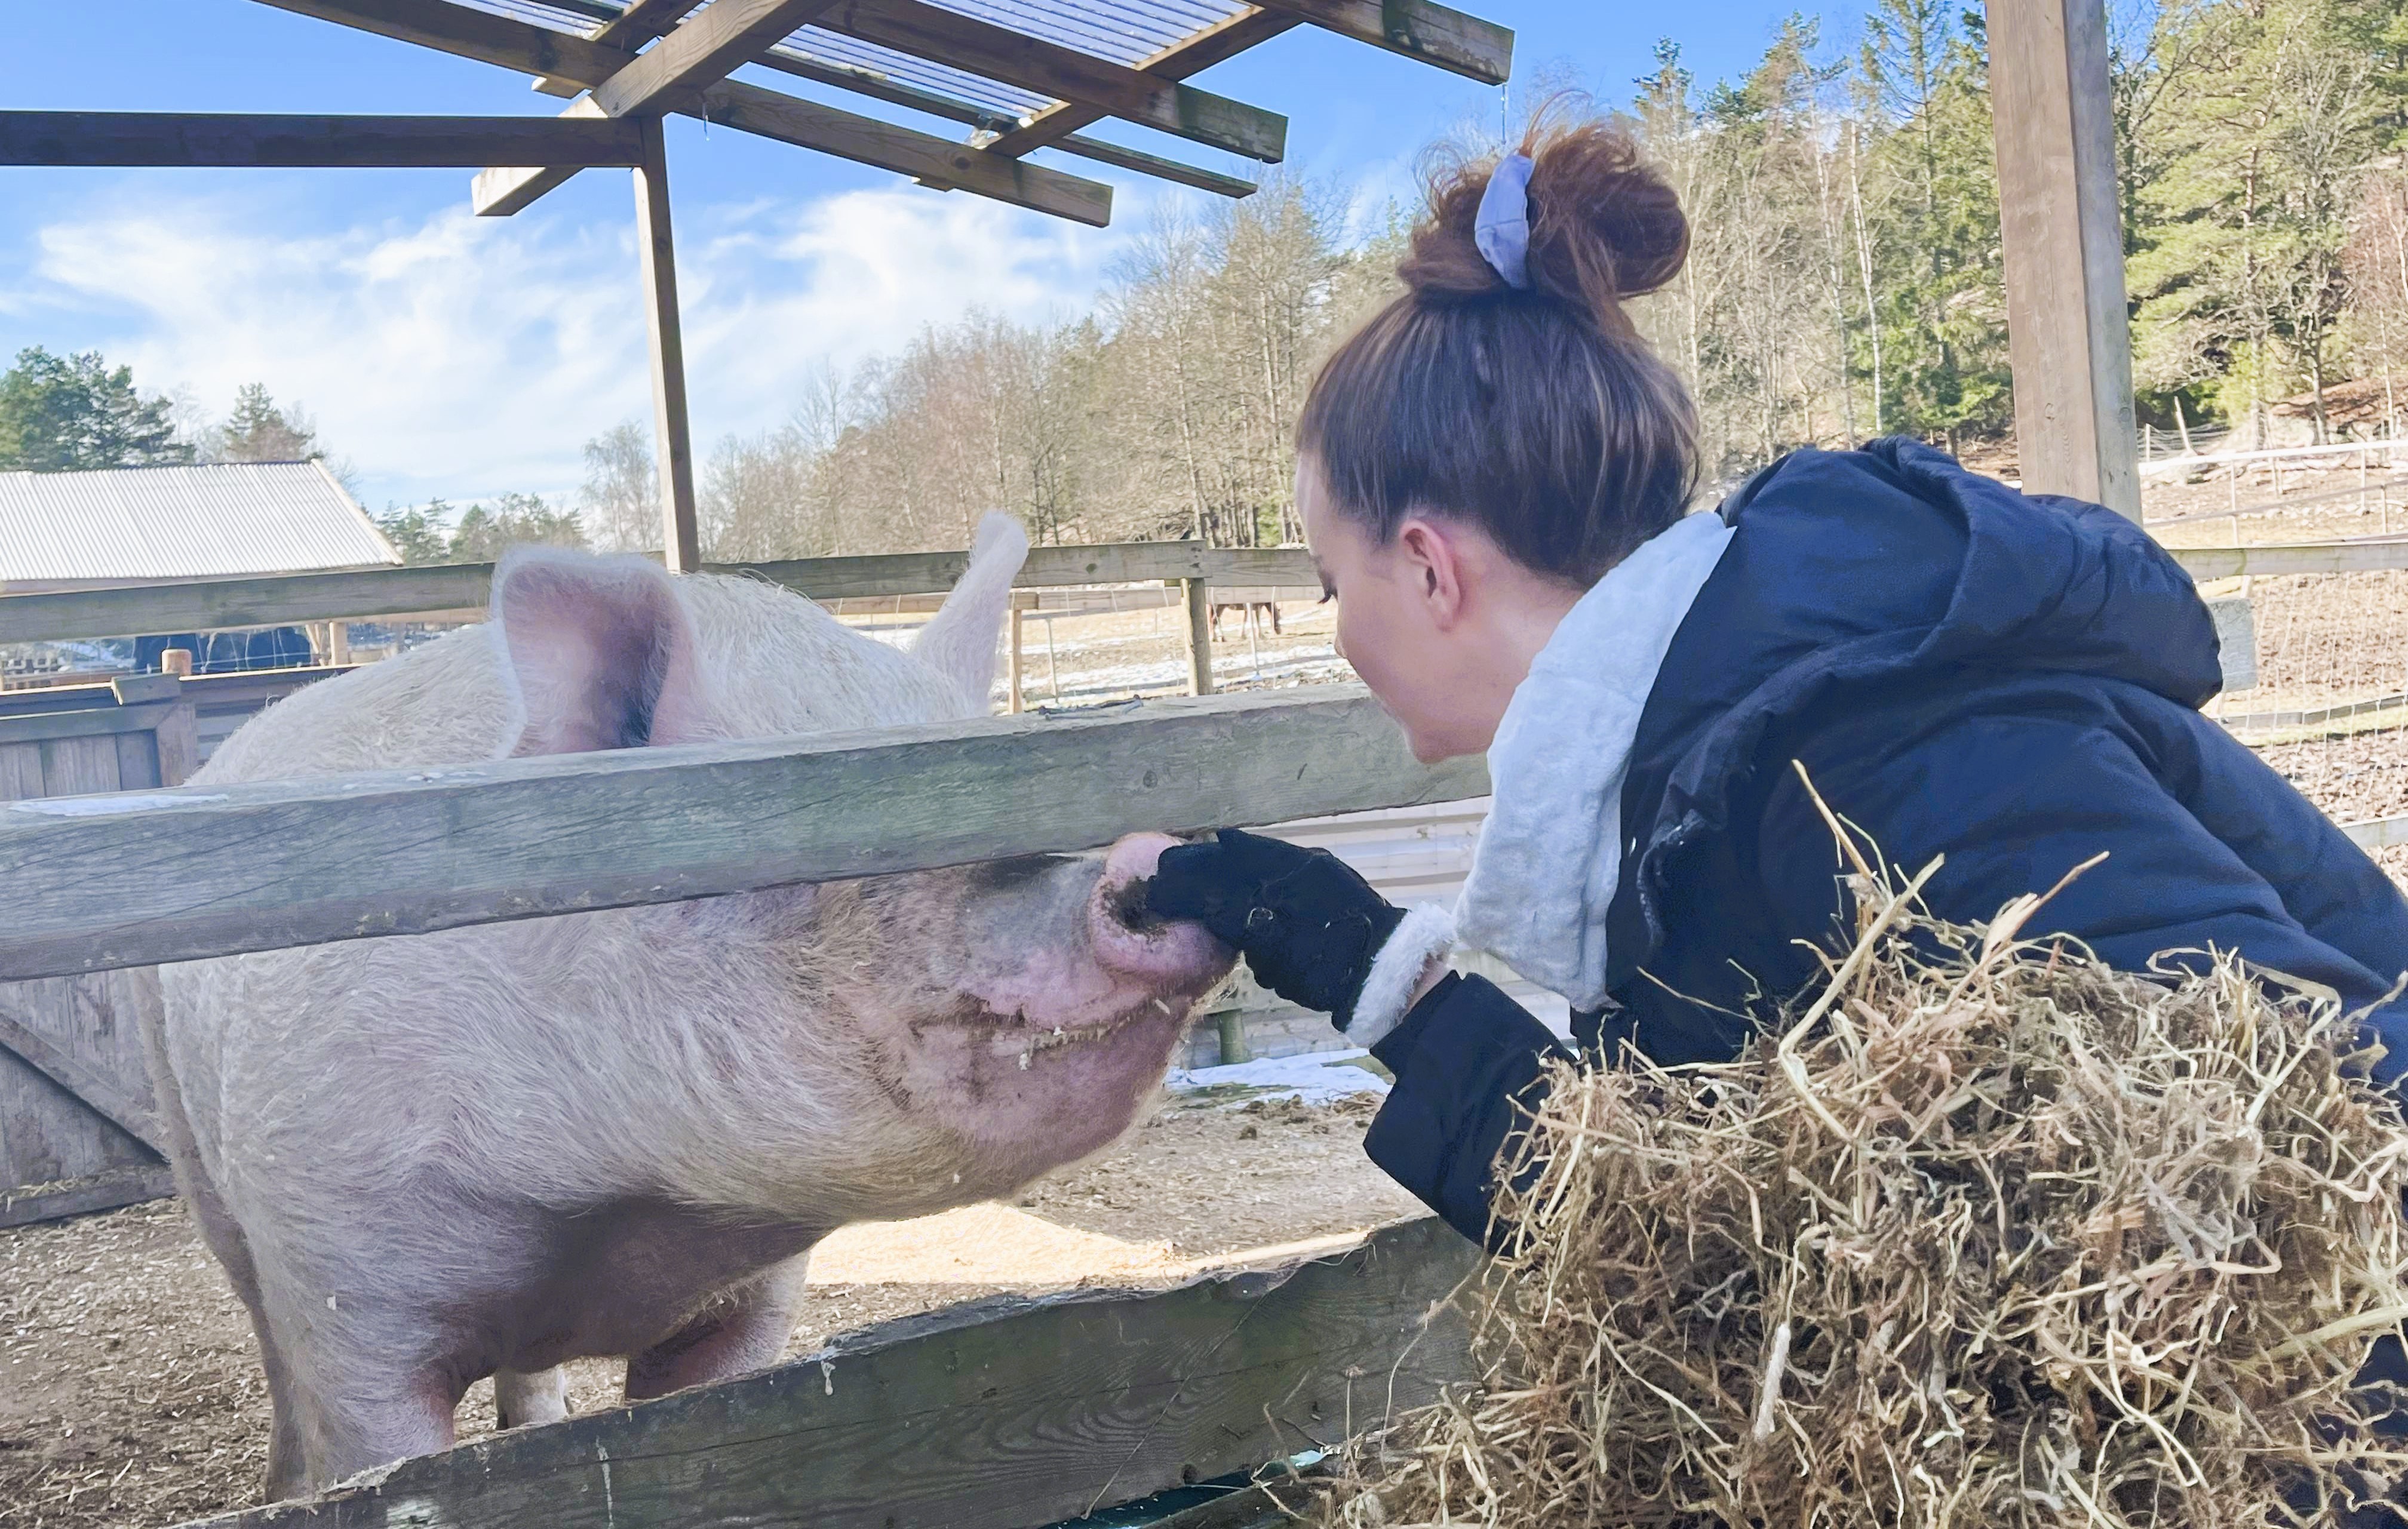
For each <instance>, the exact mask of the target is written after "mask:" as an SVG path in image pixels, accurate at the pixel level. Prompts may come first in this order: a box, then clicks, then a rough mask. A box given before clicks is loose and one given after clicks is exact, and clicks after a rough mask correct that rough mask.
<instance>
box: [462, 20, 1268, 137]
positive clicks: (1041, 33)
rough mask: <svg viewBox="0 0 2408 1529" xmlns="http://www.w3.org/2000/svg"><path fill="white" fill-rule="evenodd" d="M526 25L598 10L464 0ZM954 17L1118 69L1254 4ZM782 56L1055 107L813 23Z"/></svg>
mask: <svg viewBox="0 0 2408 1529" xmlns="http://www.w3.org/2000/svg"><path fill="white" fill-rule="evenodd" d="M466 3H467V4H469V5H472V6H475V7H478V8H479V9H480V10H490V11H494V12H496V13H498V14H501V15H505V16H514V17H517V18H518V19H520V20H522V21H535V22H538V23H539V24H541V25H544V26H549V27H553V28H556V29H557V30H559V31H563V32H576V33H584V32H587V31H590V30H591V29H592V28H593V26H594V24H595V23H594V20H593V17H592V15H591V14H590V12H592V11H595V10H598V9H599V8H600V7H596V6H591V5H588V6H584V7H578V6H568V5H552V4H546V3H545V0H466ZM930 3H931V4H933V5H937V6H941V7H943V8H945V9H947V10H950V11H953V12H955V13H956V14H959V15H963V16H968V17H973V18H975V19H977V20H979V21H987V22H991V23H993V24H994V25H996V26H1001V27H1009V28H1011V30H1012V31H1014V32H1018V33H1021V34H1023V35H1025V36H1031V37H1039V38H1042V39H1043V40H1045V41H1047V42H1052V43H1059V44H1060V45H1062V46H1063V47H1065V48H1073V49H1076V50H1079V51H1080V52H1082V53H1088V54H1092V55H1094V56H1095V57H1097V58H1104V59H1110V60H1111V61H1112V62H1113V63H1115V64H1139V63H1142V62H1143V61H1144V60H1146V59H1149V58H1152V57H1153V56H1154V54H1156V53H1159V52H1161V51H1163V50H1165V49H1168V48H1169V47H1171V46H1172V45H1174V44H1176V43H1179V42H1183V41H1184V40H1185V39H1187V38H1189V37H1192V36H1196V35H1197V33H1199V32H1204V31H1208V30H1210V29H1211V28H1212V27H1215V26H1218V25H1219V24H1220V23H1222V22H1223V21H1227V20H1228V19H1229V18H1230V17H1232V16H1236V15H1238V14H1240V13H1241V12H1244V11H1248V10H1251V9H1253V8H1254V7H1252V6H1251V5H1249V4H1247V3H1246V0H930ZM778 51H780V52H786V53H793V54H797V55H799V56H801V57H804V58H808V59H815V60H818V61H819V62H821V63H823V64H839V65H843V66H845V67H848V68H853V69H864V70H867V71H869V72H870V73H872V74H878V75H883V76H884V77H886V78H887V79H892V80H895V81H896V83H898V84H904V85H910V86H913V87H915V88H917V89H920V90H924V91H932V92H935V93H938V94H940V95H947V96H951V97H953V99H954V100H956V101H961V102H966V103H968V104H970V105H972V106H976V107H982V108H983V109H984V110H987V111H990V112H993V113H995V114H996V115H997V116H1001V117H1009V118H1025V117H1031V116H1034V115H1036V114H1037V113H1038V112H1039V111H1041V110H1043V109H1044V108H1045V107H1048V106H1051V105H1053V102H1052V100H1051V99H1050V98H1048V97H1046V96H1044V95H1040V94H1039V93H1036V92H1033V91H1028V90H1024V89H1022V88H1021V87H1019V86H1017V85H1008V84H1005V83H1003V82H1001V81H999V80H994V79H986V78H985V77H983V76H981V75H976V74H970V73H967V72H965V71H963V70H960V69H955V68H953V67H950V66H949V65H946V64H936V63H932V62H930V61H929V60H927V59H924V58H917V57H914V56H913V55H911V54H910V53H905V52H899V51H897V50H895V49H892V48H886V47H883V46H881V45H880V44H877V43H872V42H864V41H862V40H861V39H860V38H858V37H851V36H845V35H844V34H842V33H839V32H831V31H829V30H828V29H826V28H825V27H819V26H807V27H805V28H803V29H802V30H801V31H799V32H797V33H796V34H795V35H794V36H790V37H788V38H787V39H786V40H785V41H784V42H782V43H781V44H780V45H779V47H778Z"/></svg>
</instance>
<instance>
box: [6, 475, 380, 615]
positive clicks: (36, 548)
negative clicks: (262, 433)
mask: <svg viewBox="0 0 2408 1529" xmlns="http://www.w3.org/2000/svg"><path fill="white" fill-rule="evenodd" d="M400 562H401V556H400V554H399V553H397V552H395V551H394V550H393V544H392V543H391V542H388V541H387V540H385V538H384V535H383V533H381V532H380V531H379V530H378V529H377V527H376V522H373V521H371V520H369V519H368V516H367V512H366V511H365V510H363V509H362V508H360V507H359V506H358V504H356V503H355V502H353V500H352V499H351V495H350V494H348V493H344V492H343V489H342V485H340V484H338V483H337V482H336V481H335V479H334V478H333V477H332V476H331V475H329V474H328V473H327V472H326V470H325V469H324V468H322V467H321V466H320V465H319V464H316V463H314V462H267V463H224V464H209V465H206V466H191V467H117V468H109V469H107V470H104V471H100V472H81V473H25V472H11V473H0V590H7V591H8V592H10V593H30V592H31V591H32V590H34V589H56V588H60V587H67V586H73V585H75V584H79V583H90V582H108V583H120V584H122V583H129V582H140V581H143V580H148V579H222V578H233V577H238V576H241V575H245V574H270V573H299V572H307V571H312V570H317V569H338V568H369V567H385V566H392V565H394V564H399V563H400Z"/></svg>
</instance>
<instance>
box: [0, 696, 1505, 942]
mask: <svg viewBox="0 0 2408 1529" xmlns="http://www.w3.org/2000/svg"><path fill="white" fill-rule="evenodd" d="M1316 690H1317V691H1319V692H1320V693H1321V695H1323V696H1325V697H1326V698H1317V699H1312V700H1297V699H1295V698H1294V697H1293V696H1292V695H1287V696H1281V695H1273V694H1264V693H1254V694H1240V695H1230V696H1222V697H1212V698H1205V699H1198V700H1178V701H1168V702H1148V703H1144V704H1132V705H1128V706H1124V707H1114V708H1110V709H1098V710H1095V711H1083V712H1078V713H1072V714H1068V715H1054V716H1047V715H1043V714H1039V715H1034V716H1024V717H998V718H991V719H982V720H980V721H974V722H958V723H946V724H940V725H920V726H911V727H899V728H891V729H885V730H881V731H878V732H874V733H854V734H838V735H828V736H814V737H809V738H785V739H772V740H766V741H749V742H738V743H724V744H708V745H688V746H681V747H676V748H659V749H635V750H619V751H615V752H609V753H594V754H570V755H562V756H557V757H552V758H543V759H524V760H509V761H503V762H499V763H495V764H477V765H461V766H445V767H440V768H420V769H411V770H392V771H380V772H377V773H374V774H369V775H359V776H343V777H334V778H329V779H316V780H303V781H281V782H259V783H252V784H244V785H228V786H218V787H201V788H193V787H187V788H185V789H183V790H180V791H155V792H149V793H132V794H121V795H114V796H89V797H78V798H65V799H54V800H36V801H23V802H14V803H10V804H8V805H7V807H0V887H6V888H7V891H8V903H9V916H8V918H7V920H6V921H0V980H8V979H25V978H35V977H50V976H60V975H66V974H72V973H81V972H93V971H103V970H108V969H111V968H115V967H121V966H136V965H150V964H151V963H154V962H162V961H186V960H192V959H195V958H198V957H204V956H214V955H226V954H232V953H235V952H237V951H244V950H280V949H284V948H287V947H291V946H296V945H314V944H321V943H323V942H326V941H330V940H339V939H359V938H365V937H369V936H380V935H407V934H421V933H424V932H427V931H430V930H437V929H448V928H454V927H457V926H459V925H462V924H472V923H492V922H501V921H505V920H510V919H525V918H538V917H543V916H546V915H551V914H560V913H572V912H581V911H586V910H590V909H594V908H601V907H631V906H636V905H640V904H649V903H667V902H676V901H681V900H683V899H686V898H692V897H706V896H711V895H715V894H719V893H732V892H741V891H745V890H748V889H752V888H758V887H766V886H773V885H779V884H782V883H789V882H796V881H822V880H830V879H840V878H847V877H857V876H872V875H881V874H885V873H889V872H895V871H910V870H921V869H925V868H928V867H932V866H939V865H966V864H968V863H971V862H974V861H982V860H995V859H1001V858H1004V857H1007V856H1011V855H1020V854H1031V853H1038V852H1041V851H1046V850H1080V849H1086V848H1090V847H1093V846H1096V845H1100V844H1105V843H1109V842H1110V841H1111V840H1112V839H1113V838H1115V837H1117V836H1120V835H1122V834H1125V833H1131V832H1135V831H1139V830H1144V829H1166V830H1169V831H1173V832H1177V831H1181V830H1194V829H1203V828H1212V827H1221V826H1225V825H1228V824H1232V823H1264V822H1283V821H1285V820H1288V819H1294V818H1307V817H1313V816H1316V815H1319V814H1324V813H1331V812H1341V811H1352V810H1356V809H1361V808H1369V807H1404V806H1410V805H1413V804H1417V803H1422V802H1435V801H1451V800H1456V799H1460V798H1463V797H1469V796H1479V795H1483V794H1485V793H1486V792H1487V789H1488V782H1487V772H1486V769H1485V767H1484V764H1483V763H1482V762H1481V761H1480V760H1477V759H1471V760H1459V761H1455V762H1452V763H1449V764H1441V765H1436V766H1429V765H1423V764H1416V763H1415V762H1414V760H1413V759H1412V755H1411V753H1409V752H1408V751H1407V750H1406V748H1405V746H1404V742H1403V739H1402V737H1401V736H1399V735H1398V731H1397V728H1396V724H1395V723H1394V722H1390V721H1389V720H1388V718H1387V715H1386V714H1385V713H1384V712H1383V711H1382V710H1381V709H1380V707H1379V706H1378V705H1377V704H1376V703H1375V702H1373V701H1372V700H1371V698H1370V697H1369V694H1368V693H1365V692H1363V691H1362V690H1360V689H1358V688H1355V687H1351V686H1350V687H1344V688H1337V687H1331V688H1329V689H1326V690H1323V689H1322V688H1320V687H1316Z"/></svg>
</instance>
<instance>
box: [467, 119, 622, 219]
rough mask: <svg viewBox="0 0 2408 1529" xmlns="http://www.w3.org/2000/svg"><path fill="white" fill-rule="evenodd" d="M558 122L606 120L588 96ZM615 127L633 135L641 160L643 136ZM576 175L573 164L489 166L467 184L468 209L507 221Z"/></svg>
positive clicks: (620, 124) (480, 215) (478, 214)
mask: <svg viewBox="0 0 2408 1529" xmlns="http://www.w3.org/2000/svg"><path fill="white" fill-rule="evenodd" d="M559 120H560V121H571V120H575V121H610V119H609V118H608V117H605V116H604V115H603V114H602V108H601V107H597V106H595V104H594V100H593V98H592V97H591V96H586V97H582V98H581V99H579V100H576V101H572V102H570V103H569V105H568V108H567V109H566V110H565V111H563V112H562V113H561V114H560V118H559ZM615 125H616V126H618V127H620V128H623V129H625V130H628V131H631V132H634V133H635V134H636V160H635V161H631V162H630V163H636V162H640V161H641V160H642V159H643V157H644V149H643V143H644V136H643V133H642V130H641V128H640V127H639V126H638V124H637V123H635V122H632V121H621V122H618V123H616V124H615ZM576 173H577V168H576V166H574V165H540V164H538V165H519V166H511V165H491V166H489V167H488V168H485V169H482V170H480V171H478V172H477V179H475V180H473V181H471V182H470V183H469V187H468V206H469V207H470V209H471V210H473V211H474V212H475V213H476V215H477V216H478V217H480V218H508V217H510V216H512V215H513V214H515V213H519V212H523V211H524V210H526V208H527V207H531V206H533V205H534V204H535V202H536V201H537V200H538V198H540V197H542V196H544V195H545V194H546V193H550V192H552V191H556V190H558V189H559V188H560V187H561V186H563V185H565V184H566V182H567V180H568V179H569V178H570V177H571V176H573V175H575V174H576Z"/></svg>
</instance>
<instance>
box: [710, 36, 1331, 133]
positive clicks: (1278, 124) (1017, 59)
mask: <svg viewBox="0 0 2408 1529" xmlns="http://www.w3.org/2000/svg"><path fill="white" fill-rule="evenodd" d="M721 3H722V4H724V3H725V0H721ZM818 24H819V25H821V26H822V27H824V28H826V29H827V30H829V31H831V32H840V33H843V34H845V35H846V36H853V37H858V38H860V39H861V40H862V41H864V42H870V43H876V44H878V45H880V46H881V47H884V48H892V49H894V50H896V51H897V52H902V53H909V54H910V55H912V56H913V57H915V58H925V59H929V60H933V61H934V62H936V63H939V64H949V65H951V66H952V67H953V68H956V69H963V70H967V71H968V72H969V73H971V74H975V75H983V76H985V77H986V78H988V79H1000V80H1004V81H1006V82H1007V83H1010V84H1013V85H1018V86H1020V87H1022V88H1023V89H1025V90H1032V91H1037V92H1039V93H1042V94H1045V95H1052V96H1059V97H1061V98H1062V99H1064V100H1067V101H1075V102H1079V103H1081V104H1082V105H1084V106H1089V107H1097V108H1098V109H1100V110H1103V111H1106V112H1109V113H1110V114H1111V115H1112V116H1115V117H1118V118H1121V119H1123V120H1124V121H1132V122H1136V123H1139V124H1140V125H1141V126H1145V127H1151V128H1154V129H1157V130H1159V131H1161V132H1164V133H1168V134H1171V135H1173V136H1177V137H1183V138H1187V139H1190V140H1192V141H1194V142H1197V143H1201V144H1205V145H1208V146H1210V147H1211V148H1214V149H1226V150H1229V151H1230V152H1232V153H1238V154H1244V155H1246V156H1247V157H1249V158H1251V159H1258V160H1262V161H1264V162H1265V163H1267V164H1278V163H1279V161H1280V159H1281V158H1282V156H1283V155H1284V154H1285V152H1286V148H1287V119H1286V118H1285V117H1283V116H1281V115H1280V114H1279V113H1277V112H1274V111H1266V110H1264V109H1263V108H1261V107H1250V106H1247V105H1245V104H1244V103H1243V102H1240V101H1232V100H1230V99H1228V98H1227V97H1226V96H1221V95H1214V94H1212V93H1210V92H1208V91H1199V90H1197V89H1194V88H1193V87H1190V86H1187V85H1183V84H1179V83H1177V82H1176V81H1173V80H1168V79H1162V78H1161V77H1159V76H1155V75H1150V74H1146V73H1144V72H1142V71H1140V70H1138V69H1133V68H1131V67H1129V66H1128V65H1127V64H1115V63H1113V62H1111V60H1109V59H1100V58H1097V57H1095V56H1093V55H1092V54H1087V53H1082V52H1081V51H1079V50H1077V49H1075V48H1066V47H1064V46H1063V45H1062V44H1060V43H1057V42H1049V41H1046V40H1045V39H1043V38H1040V37H1032V36H1028V35H1027V34H1025V33H1022V32H1015V31H1013V30H1012V29H1011V28H1010V27H1005V26H997V25H996V24H995V23H994V22H992V21H981V20H979V19H977V18H975V17H970V16H965V15H962V14H961V13H960V12H958V11H953V10H946V9H943V8H941V7H936V6H931V5H924V4H922V3H921V0H839V3H838V4H836V5H834V6H832V7H829V8H828V10H827V11H826V13H825V14H824V15H823V16H821V17H820V18H819V22H818Z"/></svg>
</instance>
